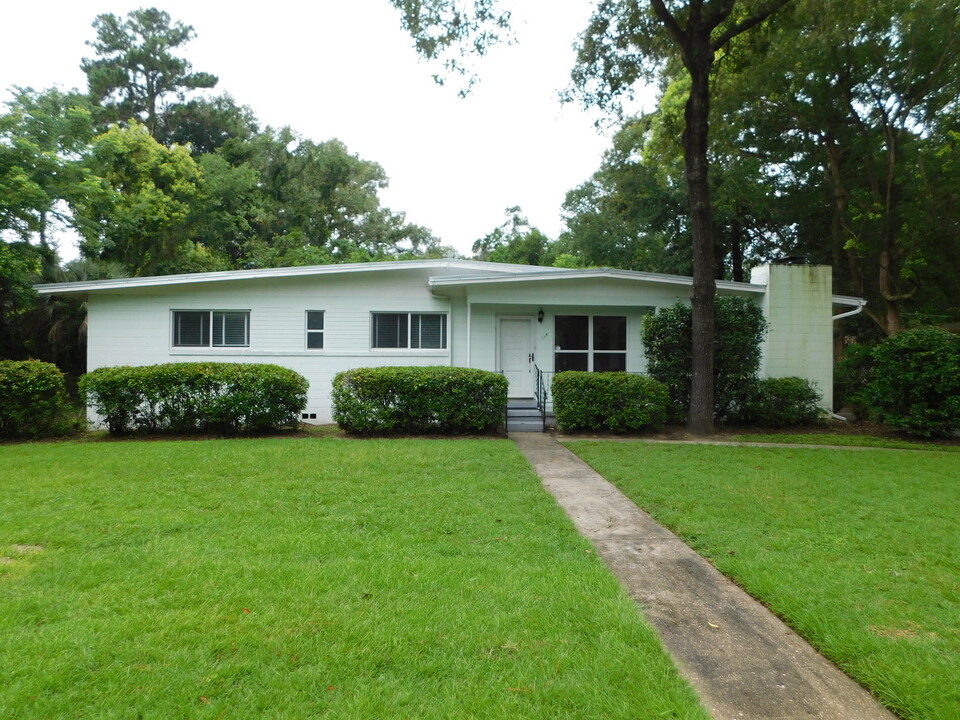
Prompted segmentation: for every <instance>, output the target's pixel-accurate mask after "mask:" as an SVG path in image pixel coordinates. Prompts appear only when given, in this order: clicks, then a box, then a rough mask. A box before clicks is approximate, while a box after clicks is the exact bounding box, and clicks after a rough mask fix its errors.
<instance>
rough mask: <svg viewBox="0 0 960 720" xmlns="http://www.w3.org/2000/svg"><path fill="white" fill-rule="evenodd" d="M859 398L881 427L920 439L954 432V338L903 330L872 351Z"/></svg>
mask: <svg viewBox="0 0 960 720" xmlns="http://www.w3.org/2000/svg"><path fill="white" fill-rule="evenodd" d="M870 378H871V379H870V381H869V382H868V383H867V386H866V388H865V389H864V391H863V393H862V399H863V401H864V402H865V403H866V404H867V406H868V408H869V409H870V411H871V415H873V416H875V417H876V418H877V419H878V420H880V421H881V422H884V423H887V424H888V425H891V426H892V427H895V428H898V429H899V430H903V431H904V432H906V433H909V434H911V435H919V436H921V437H944V436H947V435H950V434H951V433H953V432H955V431H957V430H958V429H960V337H958V336H956V335H953V334H951V333H948V332H946V331H945V330H939V329H937V328H920V329H918V330H907V331H905V332H901V333H898V334H897V335H894V336H893V337H889V338H887V339H886V340H884V341H883V342H882V343H880V344H879V345H878V346H877V347H876V348H875V349H874V351H873V363H872V366H871V368H870Z"/></svg>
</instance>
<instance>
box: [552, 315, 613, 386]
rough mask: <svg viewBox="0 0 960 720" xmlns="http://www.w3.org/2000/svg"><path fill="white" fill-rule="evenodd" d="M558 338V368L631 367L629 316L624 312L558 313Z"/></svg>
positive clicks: (606, 368) (596, 370)
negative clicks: (625, 315)
mask: <svg viewBox="0 0 960 720" xmlns="http://www.w3.org/2000/svg"><path fill="white" fill-rule="evenodd" d="M554 338H555V344H556V348H555V353H554V369H555V370H556V371H557V372H563V371H564V370H583V371H592V372H622V371H624V370H626V369H627V318H626V317H624V316H622V315H557V316H556V319H555V321H554Z"/></svg>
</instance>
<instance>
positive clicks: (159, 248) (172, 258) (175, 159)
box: [0, 8, 452, 374]
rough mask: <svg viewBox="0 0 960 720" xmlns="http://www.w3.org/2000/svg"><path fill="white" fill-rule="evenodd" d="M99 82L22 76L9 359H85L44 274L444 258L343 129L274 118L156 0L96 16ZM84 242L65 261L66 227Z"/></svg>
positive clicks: (9, 206) (3, 230)
mask: <svg viewBox="0 0 960 720" xmlns="http://www.w3.org/2000/svg"><path fill="white" fill-rule="evenodd" d="M93 30H94V39H93V40H91V41H90V42H89V43H88V44H89V45H90V47H91V49H92V57H89V58H83V60H82V62H81V68H82V69H83V71H84V72H85V73H86V76H87V85H88V87H87V91H86V92H80V91H76V90H73V91H63V90H60V89H57V88H50V89H46V90H34V89H31V88H15V89H14V90H13V91H12V93H11V95H12V96H11V97H10V99H9V100H8V101H7V103H6V112H4V113H3V114H2V115H0V358H13V359H19V358H24V357H28V356H33V357H39V358H42V359H46V360H51V361H55V362H58V363H59V364H61V366H63V367H65V368H66V369H67V370H68V371H69V372H71V373H73V374H78V373H79V372H82V370H83V367H84V359H83V338H82V329H83V316H84V312H83V308H82V307H81V306H79V305H77V304H76V303H72V302H70V301H62V300H56V299H54V300H50V299H45V300H40V299H38V298H37V297H36V295H35V293H34V292H33V291H32V285H33V284H34V283H36V282H53V281H62V280H78V279H98V278H107V277H123V276H140V275H162V274H169V273H185V272H202V271H213V270H229V269H240V268H257V267H276V266H285V265H307V264H324V263H337V262H365V261H371V260H386V259H403V258H415V257H440V256H442V255H445V254H450V253H451V252H452V251H451V249H450V248H443V247H441V246H440V243H439V241H438V240H437V238H435V237H434V236H433V235H432V233H431V232H430V231H429V230H428V229H426V228H424V227H421V226H418V225H414V224H411V223H408V222H406V220H405V217H404V214H403V213H402V212H395V211H393V210H391V209H389V208H386V207H383V206H382V205H381V203H380V199H379V191H380V190H382V189H383V188H384V187H386V185H387V177H386V174H385V173H384V171H383V168H382V167H380V165H378V164H377V163H375V162H372V161H369V160H364V159H362V158H360V157H358V156H357V155H355V154H353V153H351V152H350V151H349V150H348V149H347V147H346V146H345V145H344V144H343V143H342V142H340V141H338V140H327V141H324V142H316V141H314V140H310V139H308V138H304V137H301V136H300V135H298V134H297V133H296V132H295V131H294V130H293V129H291V128H289V127H283V128H272V127H265V128H263V127H261V126H260V124H259V122H258V120H257V118H256V115H255V114H254V112H253V111H252V110H251V109H250V108H248V107H243V106H240V105H238V104H237V103H236V102H235V101H234V100H233V99H232V98H231V97H230V96H229V95H228V94H220V95H214V94H212V93H211V92H210V91H212V90H213V89H214V88H215V87H216V85H217V78H216V76H214V75H212V74H210V73H206V72H196V71H194V70H193V68H192V67H191V65H190V63H189V62H188V61H187V60H185V59H184V58H183V57H181V55H180V52H181V51H182V49H183V46H184V45H186V44H187V43H188V42H189V41H190V40H191V39H192V38H193V36H194V32H193V28H192V27H190V26H189V25H185V24H183V23H182V22H179V21H175V20H172V19H171V18H170V16H169V15H168V14H167V13H166V12H163V11H161V10H157V9H155V8H148V9H141V10H136V11H133V12H131V13H129V14H128V15H127V16H126V17H118V16H116V15H112V14H105V15H100V16H98V17H97V18H96V19H95V20H94V22H93ZM65 230H68V231H73V232H74V233H75V234H76V236H77V237H78V238H79V240H78V242H79V250H80V256H81V257H80V259H79V260H76V261H73V262H69V263H66V264H65V265H61V262H60V258H59V256H58V254H57V241H56V236H57V234H58V233H61V232H63V231H65Z"/></svg>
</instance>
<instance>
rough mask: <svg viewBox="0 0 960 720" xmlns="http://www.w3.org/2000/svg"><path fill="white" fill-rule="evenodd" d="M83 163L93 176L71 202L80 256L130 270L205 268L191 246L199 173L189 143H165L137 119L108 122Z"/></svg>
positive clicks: (210, 264) (157, 271) (144, 272)
mask: <svg viewBox="0 0 960 720" xmlns="http://www.w3.org/2000/svg"><path fill="white" fill-rule="evenodd" d="M86 164H87V167H88V168H89V170H90V172H91V173H92V174H93V176H94V177H93V178H92V179H91V180H89V181H87V183H86V184H87V187H86V190H85V192H83V193H81V195H80V198H79V199H78V200H75V201H74V203H73V209H74V215H75V218H76V221H77V228H78V229H79V231H80V233H81V234H82V236H83V239H82V241H81V244H80V250H81V252H82V253H83V255H84V256H85V257H89V258H99V259H101V260H108V261H115V262H119V263H121V264H122V265H123V266H124V267H125V268H127V270H128V272H130V274H131V275H134V276H139V275H157V274H165V273H170V272H183V271H185V270H184V267H183V266H184V263H185V261H187V262H190V263H192V264H193V265H194V269H199V268H198V267H197V266H198V265H199V266H200V267H204V268H205V269H217V266H218V265H219V263H218V262H217V261H216V260H215V259H212V258H211V259H210V260H211V261H210V262H208V263H204V262H202V260H203V258H202V257H200V258H198V257H197V255H198V254H199V255H201V256H203V255H204V254H205V250H204V249H203V248H202V247H201V248H198V247H196V240H197V237H196V225H195V223H194V211H195V208H197V207H198V205H199V203H200V200H201V199H202V192H203V191H202V174H201V171H200V168H199V166H198V165H197V163H196V162H195V161H194V160H193V158H192V157H190V152H189V150H188V149H187V148H184V147H178V146H174V147H172V148H166V147H164V146H163V145H161V144H160V143H158V142H157V141H156V140H154V139H153V138H152V137H151V136H150V134H149V133H148V132H147V129H146V128H145V127H143V126H142V125H138V124H133V125H131V126H130V127H126V128H121V127H118V126H114V127H112V128H111V129H110V130H108V131H107V132H106V133H104V134H103V135H100V136H98V137H97V138H95V139H94V141H93V145H92V149H91V152H90V155H89V157H88V158H87V160H86Z"/></svg>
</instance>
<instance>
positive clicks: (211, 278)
mask: <svg viewBox="0 0 960 720" xmlns="http://www.w3.org/2000/svg"><path fill="white" fill-rule="evenodd" d="M491 266H495V270H496V271H498V272H500V273H503V274H510V273H521V274H523V273H529V272H530V271H531V266H529V265H512V264H507V263H489V262H480V261H478V260H390V261H386V262H370V263H345V264H342V265H308V266H302V267H283V268H264V269H260V270H225V271H220V272H205V273H187V274H183V275H153V276H149V277H138V278H120V279H117V280H90V281H82V282H68V283H47V284H42V285H35V286H34V289H35V290H36V291H37V292H38V293H40V294H41V295H63V294H68V293H89V292H95V291H98V290H124V289H128V288H146V287H165V286H170V285H192V284H197V283H212V282H229V281H232V280H259V279H263V278H281V277H305V276H306V277H309V276H319V275H333V274H348V273H361V272H383V271H395V270H413V269H426V270H433V269H436V270H487V271H491V270H493V269H494V268H493V267H491ZM538 269H539V268H538ZM489 277H496V274H492V275H490V276H489Z"/></svg>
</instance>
